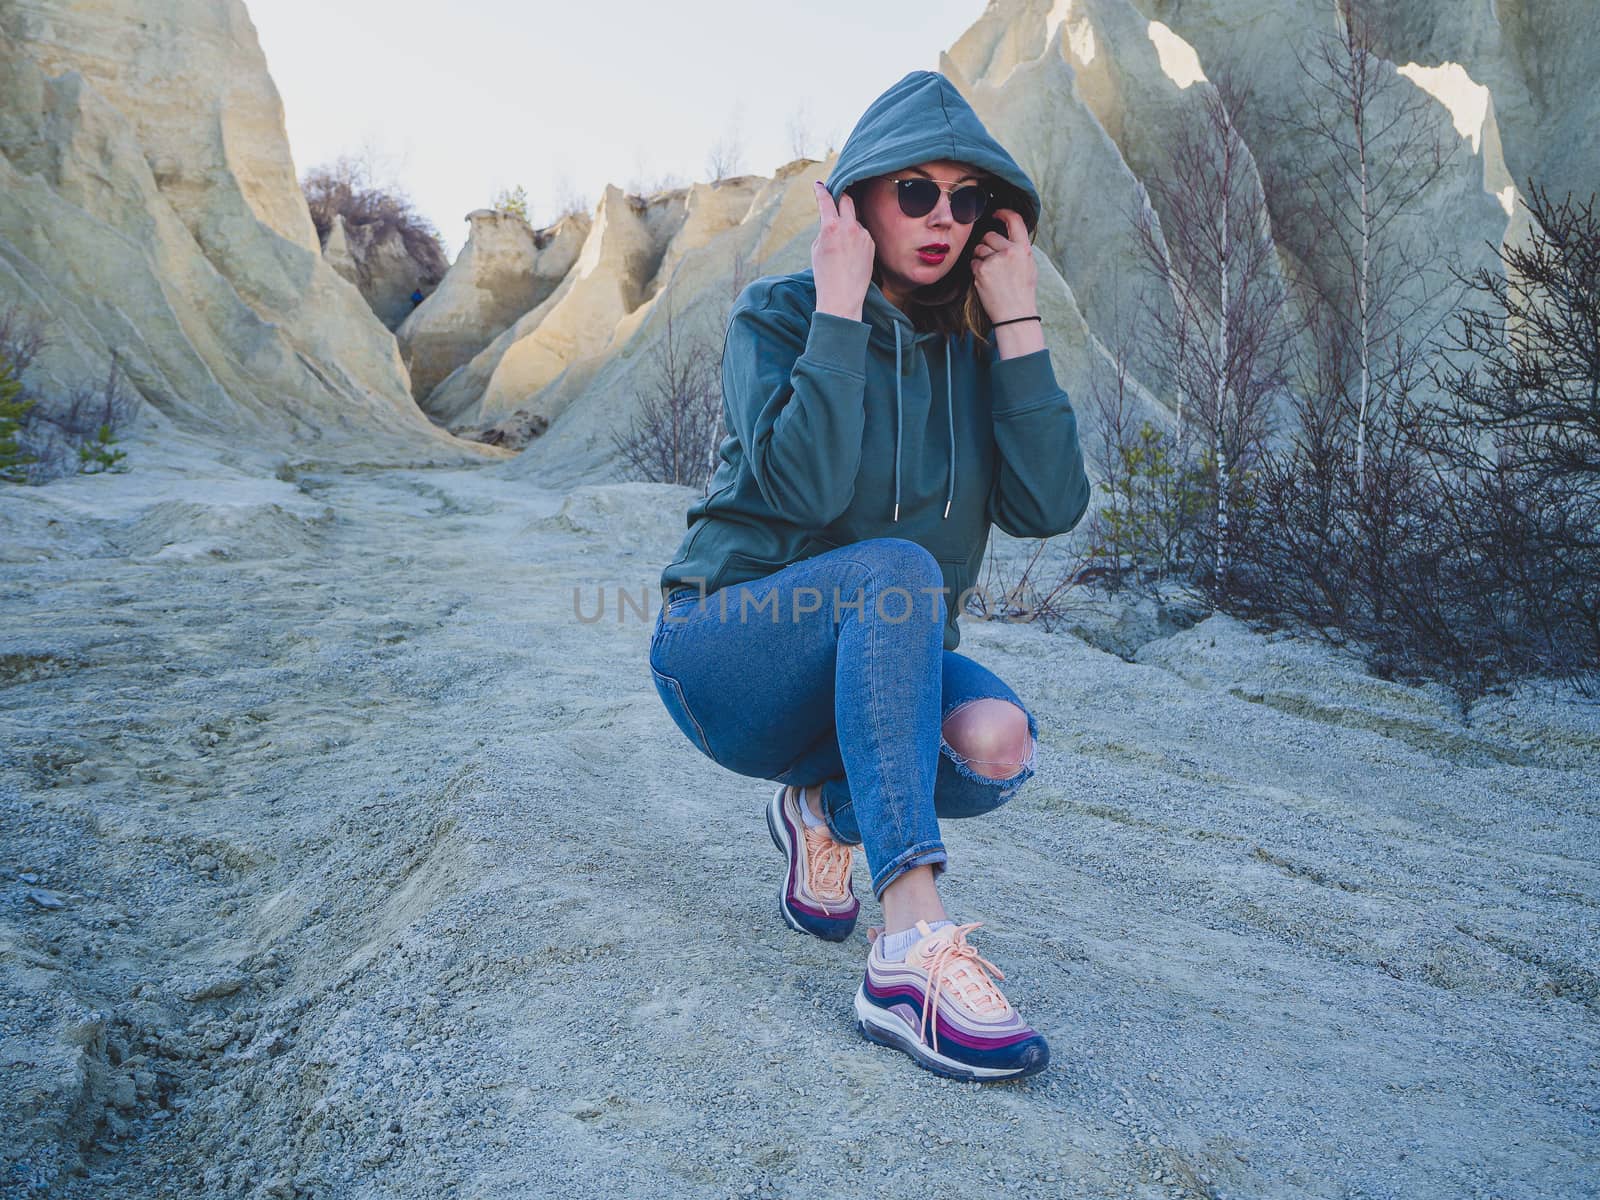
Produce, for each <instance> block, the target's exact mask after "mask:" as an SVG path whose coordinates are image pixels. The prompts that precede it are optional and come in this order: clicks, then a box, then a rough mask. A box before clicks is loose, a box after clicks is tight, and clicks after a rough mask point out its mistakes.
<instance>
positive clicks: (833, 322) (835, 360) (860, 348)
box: [806, 312, 872, 379]
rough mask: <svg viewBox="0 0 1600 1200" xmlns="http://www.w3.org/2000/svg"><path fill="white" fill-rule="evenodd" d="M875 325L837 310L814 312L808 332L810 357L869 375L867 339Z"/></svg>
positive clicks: (834, 366)
mask: <svg viewBox="0 0 1600 1200" xmlns="http://www.w3.org/2000/svg"><path fill="white" fill-rule="evenodd" d="M871 336H872V328H871V326H869V325H868V324H867V323H866V322H865V321H852V320H851V319H850V318H849V317H840V316H836V315H835V314H833V313H825V312H813V313H812V314H811V332H810V333H809V334H808V335H807V336H806V357H807V358H808V359H810V360H811V361H812V362H814V363H818V364H820V365H822V366H826V367H832V368H833V369H834V370H836V371H847V372H849V373H850V374H852V375H858V376H860V377H861V378H862V379H865V378H866V377H867V339H868V338H869V337H871Z"/></svg>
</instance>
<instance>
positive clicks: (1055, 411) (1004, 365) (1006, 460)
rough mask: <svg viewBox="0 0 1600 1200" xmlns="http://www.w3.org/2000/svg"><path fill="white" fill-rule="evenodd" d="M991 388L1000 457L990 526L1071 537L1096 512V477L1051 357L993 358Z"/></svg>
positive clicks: (1020, 532) (1012, 532)
mask: <svg viewBox="0 0 1600 1200" xmlns="http://www.w3.org/2000/svg"><path fill="white" fill-rule="evenodd" d="M989 383H990V394H991V400H992V404H993V413H994V440H995V445H996V448H997V451H998V456H999V463H998V465H997V468H996V470H995V481H994V489H993V490H992V491H991V492H990V494H989V520H990V521H991V522H992V523H994V524H995V525H997V526H999V527H1000V528H1001V529H1003V530H1005V531H1006V532H1007V533H1009V534H1010V535H1011V536H1012V537H1038V538H1044V537H1054V536H1055V535H1056V534H1058V533H1066V532H1067V531H1068V530H1070V529H1072V528H1073V527H1074V526H1075V525H1077V523H1078V522H1079V521H1080V520H1082V519H1083V514H1084V512H1085V511H1086V510H1087V509H1088V507H1089V477H1088V475H1087V474H1086V473H1085V471H1084V467H1083V449H1082V447H1081V446H1080V445H1079V444H1078V417H1077V414H1076V413H1075V412H1073V409H1072V403H1071V401H1069V400H1068V399H1067V393H1066V392H1065V391H1063V390H1062V389H1061V386H1060V385H1059V384H1057V383H1056V376H1055V371H1054V369H1053V368H1052V367H1051V365H1050V351H1049V350H1048V349H1045V350H1036V351H1034V352H1033V353H1032V354H1020V355H1017V356H1016V357H1014V358H999V357H996V358H994V359H993V360H992V361H991V363H990V365H989Z"/></svg>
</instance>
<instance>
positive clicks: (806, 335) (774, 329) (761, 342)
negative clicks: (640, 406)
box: [722, 290, 871, 529]
mask: <svg viewBox="0 0 1600 1200" xmlns="http://www.w3.org/2000/svg"><path fill="white" fill-rule="evenodd" d="M870 334H871V330H870V328H869V327H868V326H867V324H866V322H864V321H852V320H850V319H849V318H847V317H838V316H834V315H833V314H832V313H819V312H817V311H815V309H814V308H811V307H809V306H805V305H803V304H802V303H801V302H799V301H797V300H796V299H795V298H792V297H787V296H785V294H784V293H782V292H781V291H778V290H775V291H774V292H773V293H771V294H770V295H769V296H768V297H767V299H766V302H765V304H762V305H752V306H749V307H744V308H740V309H736V310H735V313H734V316H733V319H732V320H731V321H730V322H729V325H728V338H727V342H726V343H725V345H724V346H723V353H722V394H723V398H724V403H725V407H726V409H727V414H728V422H729V425H730V427H731V428H732V431H733V432H734V433H735V434H736V435H737V436H738V438H739V443H740V445H741V446H742V447H743V448H744V456H745V462H746V463H747V464H748V466H749V469H750V473H751V474H752V476H754V479H755V484H756V487H757V489H759V491H760V492H761V497H762V499H764V500H765V501H766V502H767V504H768V505H769V506H771V508H772V510H773V512H774V513H776V514H777V515H778V516H779V517H781V518H782V519H783V520H785V521H789V522H791V523H793V524H795V525H799V526H801V527H802V528H806V529H821V528H822V527H823V526H825V525H827V524H828V523H829V522H830V521H832V520H833V519H834V518H835V517H837V516H838V515H839V514H840V513H842V512H843V511H844V510H845V509H846V508H848V507H849V505H850V501H851V499H852V497H853V496H854V495H855V478H856V471H857V470H858V468H859V467H860V465H861V437H862V432H863V430H864V428H865V425H866V405H865V395H866V382H867V374H866V371H867V338H868V337H869V336H870Z"/></svg>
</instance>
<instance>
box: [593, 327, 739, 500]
mask: <svg viewBox="0 0 1600 1200" xmlns="http://www.w3.org/2000/svg"><path fill="white" fill-rule="evenodd" d="M651 360H652V367H653V375H654V379H653V382H652V384H651V386H650V387H649V389H648V390H645V391H641V392H638V393H636V395H637V399H638V402H639V409H638V412H637V413H636V414H635V415H634V417H633V418H632V420H631V421H630V423H629V427H628V429H627V431H626V432H618V431H615V430H614V431H613V432H612V435H611V442H612V446H613V447H614V448H615V449H616V450H617V452H618V453H619V454H620V455H621V456H622V458H623V459H624V460H625V461H626V462H627V464H628V471H629V473H630V478H635V479H645V480H649V481H651V482H654V483H677V484H683V485H685V486H688V487H694V488H699V489H700V492H701V494H702V495H704V494H706V492H707V491H708V490H709V488H710V484H711V477H712V475H713V474H714V473H715V472H716V467H717V459H718V456H717V448H718V445H719V444H720V442H721V439H722V436H723V429H724V422H723V419H722V384H721V378H720V375H721V358H720V347H719V344H718V343H717V342H716V341H714V340H713V339H712V338H710V337H709V336H706V335H705V334H703V333H702V332H700V331H699V330H698V329H695V328H691V327H686V326H685V325H684V324H683V323H682V322H681V321H680V320H679V319H678V318H676V317H675V316H674V315H673V313H672V310H671V308H670V307H669V308H668V309H667V315H666V328H665V330H664V331H663V336H662V338H661V340H660V341H658V342H657V343H656V345H655V348H654V350H653V351H652V353H651Z"/></svg>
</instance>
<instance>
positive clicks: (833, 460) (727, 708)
mask: <svg viewBox="0 0 1600 1200" xmlns="http://www.w3.org/2000/svg"><path fill="white" fill-rule="evenodd" d="M814 192H815V196H816V200H817V210H818V215H819V222H820V230H819V232H818V234H817V238H816V240H815V241H814V242H813V243H812V245H811V267H810V269H808V270H804V271H797V272H794V273H792V274H787V275H770V276H766V277H764V278H761V279H757V280H756V281H754V282H753V283H751V284H750V285H749V286H747V287H746V288H745V289H744V290H743V292H741V294H740V296H739V298H738V300H737V302H736V303H735V306H734V309H733V311H732V313H731V315H730V318H729V324H728V329H727V340H726V345H725V352H724V355H723V360H722V399H723V408H724V411H725V415H726V420H727V429H728V435H727V436H725V437H724V439H723V442H722V445H721V447H720V449H719V454H720V458H721V461H720V463H719V464H718V467H717V471H716V474H715V476H714V477H713V479H712V486H711V490H710V493H709V494H708V495H707V496H705V497H703V498H701V499H697V500H696V501H695V502H694V503H693V504H691V505H690V506H689V508H688V511H687V517H688V530H687V532H686V533H685V535H684V537H683V540H682V542H681V543H680V545H679V547H678V552H677V554H676V556H675V557H674V558H673V560H672V562H671V563H669V564H668V565H667V566H666V567H665V568H664V569H663V570H662V572H661V579H660V582H661V586H662V592H663V601H662V607H661V609H660V611H659V612H658V613H657V617H656V626H655V631H654V633H653V635H652V637H651V642H650V669H651V674H652V678H653V679H654V681H655V685H656V691H657V693H658V695H659V696H660V698H661V701H662V703H663V704H664V705H665V706H666V709H667V712H668V713H669V714H670V716H671V717H672V720H673V722H674V723H675V724H676V725H677V726H678V728H679V729H680V730H681V731H682V732H683V734H684V735H685V736H686V737H687V738H688V739H689V740H690V742H691V743H692V744H693V745H694V746H695V748H696V749H697V750H699V751H700V752H701V753H702V754H704V755H706V756H707V757H708V758H710V759H712V760H713V761H714V762H716V763H718V764H720V765H722V766H724V767H726V768H727V769H728V770H730V771H733V772H735V773H737V774H739V775H744V776H749V777H752V778H758V779H770V780H773V781H774V782H776V783H777V784H778V787H777V790H776V791H775V792H774V793H773V794H772V796H771V799H770V800H769V802H768V804H767V814H766V817H767V828H768V830H769V831H770V833H771V835H772V839H773V841H774V842H775V843H776V844H777V846H778V849H779V850H780V851H781V852H782V853H783V855H784V858H785V863H786V873H785V875H784V877H783V880H782V882H780V883H779V885H778V889H777V890H778V901H779V910H780V912H781V914H782V916H783V919H784V921H785V922H786V923H787V924H788V925H789V926H790V927H792V928H794V929H796V930H799V931H801V932H804V933H808V934H813V935H815V936H817V937H820V938H825V939H827V940H829V941H843V940H844V939H846V938H847V937H849V936H850V934H851V932H852V930H853V929H854V927H855V922H856V915H857V913H858V912H859V911H860V907H861V905H860V902H859V901H858V900H857V899H856V897H855V892H854V887H853V885H852V883H851V879H850V873H851V868H852V866H853V864H854V848H855V847H856V846H861V847H862V848H863V850H864V853H865V857H866V862H867V868H868V870H869V872H870V873H871V877H872V891H873V895H874V896H875V897H876V898H877V899H878V900H879V901H880V902H881V904H882V906H883V916H884V927H883V929H882V931H881V932H880V931H879V930H877V929H873V930H870V931H869V936H868V941H869V942H871V943H872V945H871V949H870V951H869V953H868V956H867V965H866V973H865V978H864V979H863V981H862V983H861V986H860V987H859V988H858V989H857V991H856V996H855V1016H856V1026H857V1029H858V1030H859V1031H860V1032H861V1033H862V1034H863V1035H864V1036H865V1037H867V1038H868V1039H870V1040H872V1041H874V1042H878V1043H882V1044H884V1045H888V1046H892V1047H894V1048H896V1049H899V1050H903V1051H904V1052H906V1053H907V1054H909V1055H911V1056H912V1058H913V1059H915V1060H916V1062H917V1063H918V1064H919V1065H921V1066H923V1067H925V1068H927V1069H928V1070H930V1071H934V1072H937V1073H939V1074H941V1075H948V1076H952V1077H955V1078H959V1079H979V1080H1000V1079H1015V1078H1019V1077H1021V1076H1025V1075H1031V1074H1033V1073H1034V1072H1036V1071H1039V1070H1041V1069H1042V1068H1043V1067H1044V1066H1045V1065H1046V1063H1048V1061H1049V1057H1050V1051H1049V1046H1048V1044H1047V1042H1046V1040H1045V1038H1044V1036H1043V1035H1041V1034H1040V1033H1039V1032H1037V1031H1036V1030H1034V1029H1033V1028H1032V1027H1030V1026H1029V1025H1028V1024H1027V1023H1026V1022H1024V1021H1023V1019H1022V1016H1021V1015H1020V1014H1019V1013H1018V1012H1017V1010H1016V1009H1015V1008H1014V1007H1013V1006H1012V1005H1011V1004H1010V1002H1009V1001H1008V1000H1007V999H1006V997H1005V996H1004V994H1003V993H1002V992H1001V991H1000V989H999V987H998V985H997V984H996V982H995V980H996V979H997V978H998V979H1003V978H1004V975H1003V973H1002V972H1001V971H1000V970H999V969H998V968H997V967H996V966H995V965H994V964H993V963H991V962H989V961H988V960H987V959H985V958H983V957H982V956H980V955H979V953H978V951H977V949H976V948H975V947H974V946H972V945H971V944H970V943H969V942H968V940H967V934H968V933H969V932H970V931H971V930H974V929H976V928H978V927H979V926H980V925H981V924H982V922H980V921H974V922H971V923H969V924H960V925H958V924H957V923H956V922H955V921H953V920H951V919H949V918H948V917H947V916H946V914H945V909H944V906H943V904H942V903H941V902H940V898H939V893H938V890H937V888H936V887H935V880H936V879H937V877H938V875H939V874H942V873H943V872H944V871H945V869H946V867H947V855H946V853H945V847H944V843H943V841H942V840H941V837H940V829H939V820H940V818H955V817H975V816H978V815H980V814H982V813H986V812H989V811H991V810H993V809H995V808H997V807H999V806H1000V805H1001V804H1004V803H1005V802H1006V801H1007V800H1009V799H1010V798H1011V797H1013V796H1015V795H1016V794H1017V791H1018V789H1019V788H1020V787H1021V786H1022V785H1023V783H1024V782H1025V781H1026V780H1027V779H1028V778H1029V777H1030V776H1032V774H1033V772H1034V768H1035V765H1036V761H1037V760H1036V755H1037V749H1036V742H1035V738H1036V736H1037V733H1038V730H1037V725H1036V722H1035V720H1034V717H1033V714H1032V713H1031V712H1029V711H1028V710H1027V708H1026V707H1025V706H1024V705H1023V703H1022V701H1021V700H1020V699H1018V697H1017V695H1016V693H1014V692H1013V691H1012V690H1011V688H1010V687H1009V686H1007V685H1006V683H1005V682H1004V681H1002V680H1001V679H1000V678H999V677H998V676H996V675H995V674H994V673H993V672H992V671H990V670H989V669H988V668H987V667H985V666H983V665H981V664H979V663H978V662H976V661H975V660H973V659H971V658H968V657H966V656H965V655H962V654H957V653H955V648H956V646H957V645H958V644H959V643H960V640H961V631H960V629H959V627H958V625H957V620H958V618H959V616H960V614H961V607H962V603H963V602H964V600H965V599H966V595H965V593H966V591H967V589H969V587H970V585H971V584H972V583H973V581H974V580H975V578H976V577H977V572H978V568H979V566H980V564H981V563H982V562H983V557H984V550H985V547H986V545H987V543H988V538H989V528H990V525H991V524H993V525H997V526H999V527H1000V528H1001V529H1003V530H1005V531H1006V532H1007V533H1009V534H1011V535H1013V536H1015V537H1023V538H1031V537H1050V536H1052V535H1054V534H1058V533H1064V532H1066V531H1067V530H1069V529H1071V528H1073V526H1075V525H1076V524H1077V523H1078V522H1079V520H1081V519H1082V517H1083V514H1084V511H1085V509H1086V507H1087V505H1088V502H1089V481H1088V478H1087V476H1086V475H1085V472H1084V466H1083V454H1082V450H1081V448H1080V446H1079V443H1078V429H1077V419H1076V416H1075V415H1074V412H1073V409H1072V405H1071V403H1070V402H1069V400H1068V397H1067V394H1066V393H1065V392H1064V391H1062V389H1061V387H1060V386H1059V385H1058V384H1057V382H1056V378H1055V373H1054V370H1053V369H1052V365H1051V361H1050V354H1049V351H1048V350H1047V349H1046V348H1045V343H1044V331H1043V327H1042V324H1041V322H1040V318H1039V308H1038V302H1037V297H1036V271H1035V267H1034V262H1033V254H1032V234H1033V231H1034V229H1035V228H1036V227H1037V224H1038V220H1039V212H1040V200H1039V194H1038V192H1037V191H1036V190H1035V189H1034V186H1033V184H1032V182H1031V181H1030V180H1029V179H1028V177H1027V175H1026V174H1025V173H1024V172H1023V171H1022V169H1021V168H1020V167H1019V166H1018V165H1017V164H1016V162H1015V161H1014V160H1013V159H1012V157H1011V155H1010V154H1008V153H1007V152H1006V151H1005V149H1004V148H1003V147H1001V146H1000V144H999V143H998V142H996V141H995V140H994V138H992V137H991V136H990V135H989V133H988V131H987V130H986V129H985V128H984V126H983V123H982V122H981V121H980V120H979V119H978V116H977V114H976V113H975V112H973V110H972V108H971V106H970V105H968V104H967V102H966V101H965V100H964V99H963V98H962V97H961V94H960V93H959V92H958V91H957V90H956V89H955V87H954V85H953V84H951V83H950V81H949V80H948V79H946V78H945V77H944V76H943V75H941V74H939V73H937V72H933V71H914V72H912V73H911V74H909V75H906V76H905V77H904V78H902V79H901V80H900V81H899V82H898V83H896V84H895V85H894V86H893V87H891V88H890V89H889V90H888V91H886V92H884V93H883V94H882V95H881V96H879V97H878V98H877V99H876V100H874V101H873V102H872V104H871V105H870V106H869V107H868V108H867V110H866V112H865V113H864V114H863V115H862V117H861V119H860V120H859V121H858V122H857V123H856V126H855V128H854V130H852V131H851V134H850V137H849V138H848V140H847V141H846V142H845V144H844V147H843V148H842V149H841V151H840V152H839V161H838V164H837V165H836V166H835V167H834V169H833V174H832V176H831V177H830V178H829V179H828V181H827V183H826V184H824V183H822V182H821V181H818V182H817V183H816V184H815V185H814ZM667 819H669V820H670V819H671V818H667ZM693 834H694V831H693V830H692V829H691V830H688V831H682V830H676V829H675V830H673V831H672V832H671V836H672V839H673V843H674V844H675V845H677V846H679V847H682V846H683V845H684V843H685V842H686V840H688V839H690V838H692V837H693ZM1016 899H1017V900H1018V901H1020V902H1025V899H1026V897H1025V895H1017V896H1016Z"/></svg>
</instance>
